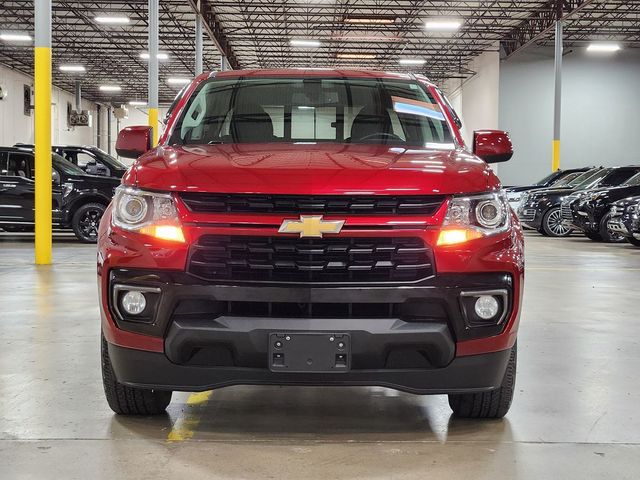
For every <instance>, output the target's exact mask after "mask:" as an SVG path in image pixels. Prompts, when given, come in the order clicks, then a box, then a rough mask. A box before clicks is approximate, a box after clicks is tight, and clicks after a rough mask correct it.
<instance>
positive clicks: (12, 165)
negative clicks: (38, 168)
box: [7, 152, 33, 178]
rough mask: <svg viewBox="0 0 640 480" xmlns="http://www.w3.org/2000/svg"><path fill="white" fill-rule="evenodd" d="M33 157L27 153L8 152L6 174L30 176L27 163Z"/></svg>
mask: <svg viewBox="0 0 640 480" xmlns="http://www.w3.org/2000/svg"><path fill="white" fill-rule="evenodd" d="M31 159H33V157H32V156H31V155H29V154H28V153H14V152H10V153H9V162H8V166H7V175H9V176H11V177H23V178H32V177H31V175H30V173H31V172H30V168H29V164H30V163H32V162H30V160H31Z"/></svg>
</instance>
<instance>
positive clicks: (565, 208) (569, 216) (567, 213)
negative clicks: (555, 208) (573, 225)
mask: <svg viewBox="0 0 640 480" xmlns="http://www.w3.org/2000/svg"><path fill="white" fill-rule="evenodd" d="M560 213H561V215H562V219H563V220H569V221H573V212H572V211H571V205H570V204H568V203H563V204H562V206H561V207H560Z"/></svg>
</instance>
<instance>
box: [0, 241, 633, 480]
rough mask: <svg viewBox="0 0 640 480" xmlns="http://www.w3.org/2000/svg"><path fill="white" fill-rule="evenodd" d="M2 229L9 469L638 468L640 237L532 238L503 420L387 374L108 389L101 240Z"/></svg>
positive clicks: (177, 473) (376, 473)
mask: <svg viewBox="0 0 640 480" xmlns="http://www.w3.org/2000/svg"><path fill="white" fill-rule="evenodd" d="M31 242H32V239H31V238H30V237H28V236H27V237H16V236H6V235H4V234H0V479H3V480H4V479H7V480H8V479H10V480H14V479H49V478H55V479H59V478H64V479H76V478H78V479H85V478H91V479H94V478H96V479H97V478H106V479H114V478H118V479H123V478H153V479H164V478H189V479H200V478H203V479H204V478H207V479H217V478H233V479H236V478H277V479H289V478H290V479H302V478H304V479H316V478H317V479H323V480H326V479H333V478H363V479H365V478H366V479H389V478H394V479H413V478H416V479H418V478H420V479H424V478H438V479H442V480H444V479H449V478H465V477H466V478H473V479H474V480H481V479H491V480H496V479H535V480H540V479H545V480H547V479H562V480H567V479H574V478H575V479H584V478H590V479H592V478H593V479H595V478H601V479H615V480H620V479H627V478H628V479H632V478H633V479H637V478H640V414H639V413H638V412H639V409H640V380H639V378H640V377H639V376H638V372H639V371H640V345H639V340H640V321H639V320H640V319H639V317H638V312H639V308H638V307H639V305H640V289H638V278H639V274H640V249H634V248H633V247H631V246H627V245H603V244H596V243H593V242H591V241H589V240H585V239H582V238H578V237H576V238H570V239H547V238H543V237H540V236H538V235H530V236H528V237H527V262H528V274H527V277H528V278H527V290H526V295H525V304H524V314H523V322H522V327H521V334H520V339H519V352H518V355H519V365H518V380H517V394H516V398H515V401H514V405H513V407H512V409H511V412H510V413H509V415H508V416H507V418H506V419H504V420H502V421H492V422H486V421H485V422H482V421H461V420H456V419H453V418H451V416H450V411H449V409H448V406H447V404H446V398H445V397H418V396H413V395H409V394H402V393H397V392H394V391H390V390H386V389H381V388H349V389H335V388H275V387H233V388H228V389H223V390H219V391H214V392H212V393H206V394H193V395H189V394H176V395H175V396H174V401H173V403H172V404H171V406H170V407H169V414H168V415H167V416H165V417H161V418H123V417H117V416H115V415H113V414H112V413H111V411H110V410H109V408H108V407H107V404H106V402H105V401H104V398H103V393H102V385H101V379H100V368H99V356H98V351H99V341H98V338H99V337H98V335H99V321H98V308H97V303H96V296H97V295H96V280H95V249H94V247H93V246H86V245H80V244H78V243H76V242H75V241H73V240H72V239H71V238H70V237H67V236H62V237H58V238H57V240H56V243H55V265H54V266H53V267H50V268H48V267H40V268H36V267H35V266H33V265H32V256H33V253H32V249H33V245H32V243H31Z"/></svg>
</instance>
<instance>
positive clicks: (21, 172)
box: [0, 147, 120, 243]
mask: <svg viewBox="0 0 640 480" xmlns="http://www.w3.org/2000/svg"><path fill="white" fill-rule="evenodd" d="M51 161H52V176H53V177H52V181H53V198H52V205H53V224H54V226H57V227H61V228H71V229H72V230H73V232H74V233H75V235H76V237H77V238H78V239H79V240H80V241H82V242H87V243H95V242H96V241H97V238H98V225H99V223H100V218H102V214H103V213H104V211H105V208H106V207H107V205H108V204H109V202H110V201H111V197H112V196H113V193H114V191H115V188H116V187H117V186H118V185H119V184H120V180H119V179H115V178H110V177H100V176H95V175H88V174H86V173H85V172H84V171H83V170H82V169H80V168H79V167H77V166H76V165H74V164H73V163H71V162H68V161H67V160H65V159H64V158H62V157H61V156H59V155H58V154H56V153H52V155H51ZM34 194H35V168H34V156H33V150H31V149H28V148H17V147H0V228H2V229H3V230H5V231H9V232H17V231H29V230H33V226H34V222H35V214H34V201H35V199H34Z"/></svg>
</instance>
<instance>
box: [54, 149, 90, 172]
mask: <svg viewBox="0 0 640 480" xmlns="http://www.w3.org/2000/svg"><path fill="white" fill-rule="evenodd" d="M51 159H52V161H53V165H54V166H55V167H56V169H57V170H59V171H61V172H64V173H66V174H68V175H86V173H84V171H83V170H82V169H81V168H80V167H77V166H76V165H74V164H73V163H71V162H70V161H68V160H65V159H64V158H62V157H61V156H60V155H58V154H56V153H54V154H53V155H52V156H51Z"/></svg>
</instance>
